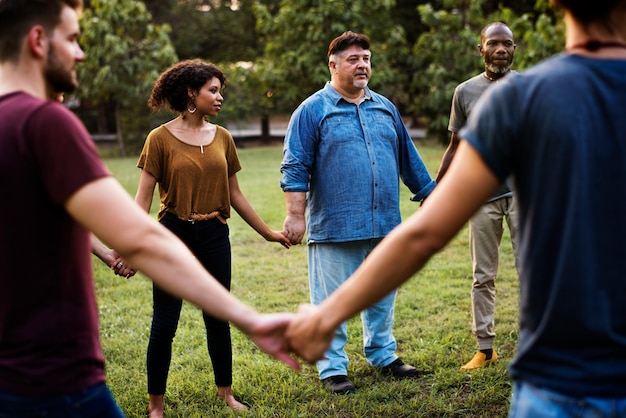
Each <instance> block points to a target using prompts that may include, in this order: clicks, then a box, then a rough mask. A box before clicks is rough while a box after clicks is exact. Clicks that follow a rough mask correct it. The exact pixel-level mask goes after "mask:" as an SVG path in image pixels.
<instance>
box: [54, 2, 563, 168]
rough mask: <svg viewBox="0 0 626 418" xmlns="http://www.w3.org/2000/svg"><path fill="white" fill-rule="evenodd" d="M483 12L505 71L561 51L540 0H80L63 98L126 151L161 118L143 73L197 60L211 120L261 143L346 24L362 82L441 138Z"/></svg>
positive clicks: (106, 143)
mask: <svg viewBox="0 0 626 418" xmlns="http://www.w3.org/2000/svg"><path fill="white" fill-rule="evenodd" d="M492 21H503V22H505V23H507V24H508V25H509V26H510V27H511V29H512V30H513V33H514V35H515V38H516V43H517V50H516V54H515V62H514V67H513V68H514V69H516V70H523V69H525V68H528V67H529V66H531V65H533V64H536V63H537V62H539V61H540V60H543V59H545V58H547V57H549V56H551V55H554V54H556V53H558V52H559V51H562V49H563V45H564V40H563V39H564V37H563V30H564V29H563V25H562V22H561V19H560V16H559V15H558V13H554V12H553V11H552V9H551V8H550V6H549V1H548V0H514V1H504V2H498V1H497V0H436V1H426V0H377V1H371V0H353V1H345V0H227V1H225V0H145V1H143V2H142V1H134V0H85V12H84V14H83V17H82V19H81V32H82V36H81V39H80V42H81V45H82V46H83V48H84V49H85V53H86V58H85V61H84V62H83V63H81V64H80V65H79V66H78V72H79V78H80V82H81V86H80V88H79V89H78V90H77V92H76V93H75V94H74V95H72V96H68V97H66V103H67V104H68V106H69V107H70V108H72V109H73V110H74V111H76V113H77V114H78V115H79V117H80V118H81V119H82V120H83V122H84V123H85V125H86V126H87V128H88V129H89V132H90V133H92V135H93V136H94V138H95V139H96V140H98V143H99V146H100V148H101V150H102V152H103V155H119V156H123V157H124V156H127V155H128V156H130V155H137V154H138V153H139V151H140V150H141V147H142V145H143V142H144V139H145V137H146V134H147V133H148V132H149V131H150V129H152V128H154V127H155V126H157V125H158V124H160V123H162V122H164V121H166V120H168V119H169V118H170V117H171V115H170V114H168V113H161V114H155V113H151V112H150V111H149V110H148V108H147V106H146V102H147V99H148V97H149V94H150V89H151V87H152V85H153V83H154V81H155V80H156V78H157V77H158V75H159V74H160V73H161V72H163V71H164V70H165V69H166V68H167V67H168V66H170V65H172V64H173V63H175V62H176V61H178V60H181V59H188V58H201V59H204V60H206V61H209V62H213V63H215V64H217V65H218V66H219V67H220V68H221V69H222V70H223V71H224V72H225V74H226V77H227V81H226V86H225V88H224V91H223V95H224V97H225V100H224V105H223V107H222V111H221V112H220V114H219V116H218V117H217V118H215V119H214V122H216V123H219V124H221V125H223V126H225V127H227V128H232V129H233V130H235V128H237V127H238V126H239V125H237V124H242V123H243V124H244V125H246V127H248V126H250V125H251V124H252V126H254V127H255V128H256V133H255V134H254V136H255V137H254V138H253V139H254V140H257V139H260V140H261V141H263V142H267V143H269V142H271V141H272V139H276V138H275V135H273V134H272V132H271V128H270V127H271V125H272V122H273V120H275V119H276V118H284V117H285V116H287V117H288V115H289V114H291V112H292V111H293V110H294V109H295V108H296V107H297V105H298V104H299V103H300V102H301V101H302V100H303V99H305V98H306V97H308V96H309V95H310V94H311V93H313V92H315V91H316V90H318V89H320V88H321V87H323V85H324V83H325V82H326V81H327V80H329V73H328V64H327V56H326V52H327V48H328V44H329V43H330V41H331V40H332V39H333V38H334V37H336V36H338V35H339V34H341V33H342V32H344V31H346V30H352V31H355V32H360V33H365V34H366V35H368V36H369V37H370V39H371V41H372V44H371V50H372V68H373V71H372V74H373V75H372V79H371V81H370V87H372V88H373V89H374V90H376V91H377V92H379V93H381V94H383V95H385V96H387V97H388V98H389V99H391V100H392V101H393V102H394V103H395V104H396V105H397V107H398V109H399V110H400V112H401V114H402V115H403V117H404V118H405V121H406V124H407V126H408V127H409V128H414V129H422V130H425V131H427V132H428V136H429V137H431V138H433V139H435V140H436V141H438V142H441V143H445V142H447V139H448V132H447V125H448V118H449V113H450V103H451V100H452V93H453V91H454V88H455V87H456V85H457V84H458V83H460V82H461V81H463V80H466V79H467V78H469V77H471V76H472V75H475V74H476V73H477V72H479V71H481V70H482V68H483V64H482V60H481V57H480V56H479V54H478V52H477V48H476V46H477V45H478V44H479V39H480V38H479V33H480V30H481V29H482V28H483V27H484V25H485V24H487V23H489V22H492ZM242 138H243V140H245V139H250V135H249V134H248V136H245V137H242ZM235 139H236V140H237V141H238V142H239V140H240V139H241V138H240V137H237V136H235Z"/></svg>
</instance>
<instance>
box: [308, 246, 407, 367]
mask: <svg viewBox="0 0 626 418" xmlns="http://www.w3.org/2000/svg"><path fill="white" fill-rule="evenodd" d="M380 241H381V240H380V239H371V240H361V241H350V242H339V243H309V245H308V252H309V286H310V293H311V303H312V304H314V305H319V304H320V303H321V302H322V301H323V300H324V299H326V298H327V297H328V296H329V295H330V294H331V293H332V292H333V291H334V290H335V289H337V288H338V287H339V286H340V285H341V284H342V283H343V282H344V281H346V279H347V278H348V277H350V275H351V274H352V273H353V272H354V271H355V270H356V269H357V267H359V266H360V265H361V263H362V262H363V260H365V257H367V255H368V254H369V253H370V252H371V251H372V250H373V249H374V247H375V246H376V245H377V244H378V243H379V242H380ZM396 294H397V291H396V290H394V291H392V292H391V293H390V294H389V295H387V296H385V297H384V298H383V299H382V300H380V301H379V302H378V303H376V304H375V305H373V306H372V307H370V308H368V309H366V310H364V311H363V312H361V323H362V326H363V353H364V354H365V358H366V360H367V362H368V363H369V364H370V365H371V366H374V367H383V366H387V365H389V364H391V363H392V362H393V361H394V360H396V359H397V358H398V357H397V356H396V339H395V338H394V336H393V335H392V333H391V331H392V327H393V319H394V308H395V303H396ZM347 341H348V329H347V324H346V322H344V323H342V324H341V326H340V327H339V328H338V329H337V331H336V333H335V338H334V339H333V341H332V343H331V345H330V348H329V349H328V351H327V352H326V358H325V359H324V360H320V361H318V362H317V370H318V373H319V376H320V379H326V378H327V377H330V376H338V375H343V376H347V375H348V356H347V355H346V352H345V345H346V342H347Z"/></svg>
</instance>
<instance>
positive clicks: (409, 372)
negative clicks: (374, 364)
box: [381, 358, 420, 379]
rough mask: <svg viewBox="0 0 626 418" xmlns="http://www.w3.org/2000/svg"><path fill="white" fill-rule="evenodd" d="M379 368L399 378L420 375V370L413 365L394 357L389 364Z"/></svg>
mask: <svg viewBox="0 0 626 418" xmlns="http://www.w3.org/2000/svg"><path fill="white" fill-rule="evenodd" d="M381 369H382V370H383V371H385V372H387V373H390V374H392V375H394V376H395V377H399V378H401V379H404V378H408V377H420V372H419V371H418V370H417V369H416V368H415V367H413V366H411V365H409V364H406V363H405V362H403V361H402V360H400V359H399V358H397V359H395V360H394V361H393V362H392V363H391V364H389V365H387V366H383V367H381Z"/></svg>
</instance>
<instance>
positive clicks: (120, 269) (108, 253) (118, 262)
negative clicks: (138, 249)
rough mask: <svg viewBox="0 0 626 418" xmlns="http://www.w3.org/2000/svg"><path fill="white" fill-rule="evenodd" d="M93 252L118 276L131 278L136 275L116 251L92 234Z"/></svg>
mask: <svg viewBox="0 0 626 418" xmlns="http://www.w3.org/2000/svg"><path fill="white" fill-rule="evenodd" d="M91 252H92V253H93V254H94V255H95V256H96V257H98V258H99V259H100V260H101V261H102V262H103V263H104V264H106V265H107V266H109V267H110V268H111V270H113V272H114V273H115V274H117V275H118V276H122V277H126V278H129V277H132V276H134V275H135V273H136V271H135V270H134V269H133V268H132V267H131V266H130V265H129V264H128V263H127V262H126V260H124V259H123V258H122V257H120V256H119V255H118V254H117V252H116V251H115V250H112V249H111V248H109V247H107V246H106V245H104V244H103V243H102V241H100V240H99V239H98V237H96V236H95V235H94V234H91Z"/></svg>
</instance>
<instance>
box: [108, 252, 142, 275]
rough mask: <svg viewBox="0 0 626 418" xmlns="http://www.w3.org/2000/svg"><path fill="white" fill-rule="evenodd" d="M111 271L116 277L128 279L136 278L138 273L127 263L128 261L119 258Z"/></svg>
mask: <svg viewBox="0 0 626 418" xmlns="http://www.w3.org/2000/svg"><path fill="white" fill-rule="evenodd" d="M111 269H112V270H113V272H114V273H115V274H116V275H118V276H122V277H126V278H127V279H128V278H130V277H132V276H134V275H135V273H136V272H137V271H136V270H135V269H133V268H132V267H131V266H130V265H129V264H128V263H127V262H126V260H124V259H123V258H119V257H118V258H117V259H116V260H115V262H114V263H113V265H112V266H111Z"/></svg>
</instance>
